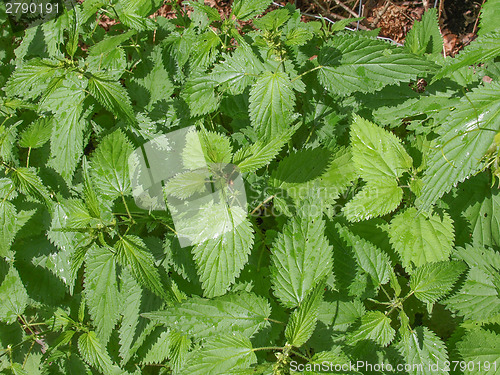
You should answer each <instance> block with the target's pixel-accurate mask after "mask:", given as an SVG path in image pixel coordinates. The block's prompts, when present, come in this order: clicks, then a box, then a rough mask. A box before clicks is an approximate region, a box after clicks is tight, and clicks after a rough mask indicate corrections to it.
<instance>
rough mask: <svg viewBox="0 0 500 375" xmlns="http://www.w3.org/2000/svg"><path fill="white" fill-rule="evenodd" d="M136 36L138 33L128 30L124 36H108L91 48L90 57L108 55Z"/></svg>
mask: <svg viewBox="0 0 500 375" xmlns="http://www.w3.org/2000/svg"><path fill="white" fill-rule="evenodd" d="M94 1H95V0H94ZM135 34H137V32H136V31H134V30H128V31H127V32H125V33H122V34H118V35H113V36H106V37H105V38H104V39H103V40H101V41H100V42H98V43H96V44H94V45H93V46H91V47H90V48H89V56H99V55H103V54H106V53H108V52H110V51H112V50H114V49H116V48H117V47H119V46H120V45H121V44H122V43H123V42H125V41H127V40H128V39H130V37H132V36H134V35H135Z"/></svg>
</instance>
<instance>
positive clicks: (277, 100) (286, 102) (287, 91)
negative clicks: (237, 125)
mask: <svg viewBox="0 0 500 375" xmlns="http://www.w3.org/2000/svg"><path fill="white" fill-rule="evenodd" d="M294 105H295V94H294V92H293V90H292V86H291V82H290V79H289V78H288V76H287V75H286V74H285V73H282V72H276V73H272V72H269V71H268V72H265V73H264V74H262V76H261V77H260V78H259V79H258V80H257V82H255V84H254V85H253V86H252V89H251V90H250V106H249V113H250V120H251V122H252V126H253V127H254V128H255V130H256V131H257V132H258V133H259V134H262V135H264V136H265V137H266V138H272V137H274V136H276V135H278V134H280V133H281V132H283V131H284V130H285V129H286V128H287V127H289V126H290V124H291V123H292V121H293V110H294Z"/></svg>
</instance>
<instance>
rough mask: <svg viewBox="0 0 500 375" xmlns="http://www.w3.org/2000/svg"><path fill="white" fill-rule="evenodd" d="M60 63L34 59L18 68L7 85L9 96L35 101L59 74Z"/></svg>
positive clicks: (6, 90) (6, 91) (6, 89)
mask: <svg viewBox="0 0 500 375" xmlns="http://www.w3.org/2000/svg"><path fill="white" fill-rule="evenodd" d="M60 68H61V66H60V65H59V63H56V62H55V61H52V60H48V59H40V58H33V59H30V60H29V61H28V62H26V63H24V64H23V65H21V66H20V67H18V68H17V69H16V70H15V71H14V73H13V74H12V75H11V76H10V78H9V80H8V82H7V84H6V85H5V93H6V94H7V96H21V97H24V98H27V99H35V98H37V97H38V96H40V94H41V93H42V92H43V91H44V90H45V89H46V88H47V85H48V83H49V82H50V80H51V79H52V78H53V77H54V76H55V75H56V74H57V73H58V71H59V69H60Z"/></svg>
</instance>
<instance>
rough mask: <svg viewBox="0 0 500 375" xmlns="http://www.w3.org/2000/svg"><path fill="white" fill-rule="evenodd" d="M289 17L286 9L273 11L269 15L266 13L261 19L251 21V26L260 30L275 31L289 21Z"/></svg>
mask: <svg viewBox="0 0 500 375" xmlns="http://www.w3.org/2000/svg"><path fill="white" fill-rule="evenodd" d="M290 16H291V15H290V11H289V10H288V9H283V8H281V9H275V10H273V11H271V12H269V13H266V14H265V15H263V16H262V17H260V18H257V19H255V20H254V21H253V24H254V26H255V27H257V28H258V29H261V30H266V31H272V30H277V29H278V28H279V27H281V26H282V25H283V24H284V23H285V22H286V21H288V20H289V19H290Z"/></svg>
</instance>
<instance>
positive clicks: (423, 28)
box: [405, 8, 443, 56]
mask: <svg viewBox="0 0 500 375" xmlns="http://www.w3.org/2000/svg"><path fill="white" fill-rule="evenodd" d="M437 15H438V12H437V8H431V9H428V10H427V11H426V12H425V13H424V15H423V16H422V20H421V21H416V22H415V23H414V24H413V27H412V28H411V30H410V31H409V32H408V34H407V35H406V38H405V49H406V50H408V51H409V52H411V53H414V54H415V55H419V56H422V55H424V54H431V55H435V56H439V55H441V54H442V53H443V37H442V35H441V31H440V29H439V23H438V17H437Z"/></svg>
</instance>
